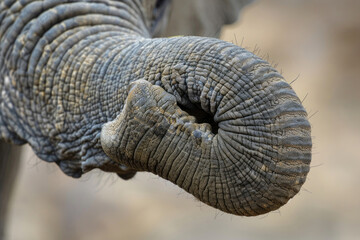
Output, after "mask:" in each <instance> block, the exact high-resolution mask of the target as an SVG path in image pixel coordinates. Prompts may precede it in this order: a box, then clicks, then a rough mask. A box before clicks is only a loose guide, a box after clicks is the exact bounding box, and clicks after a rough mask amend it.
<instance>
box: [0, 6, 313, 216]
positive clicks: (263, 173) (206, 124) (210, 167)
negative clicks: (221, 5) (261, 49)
mask: <svg viewBox="0 0 360 240" xmlns="http://www.w3.org/2000/svg"><path fill="white" fill-rule="evenodd" d="M229 2H236V1H229ZM239 2H241V1H239ZM244 2H246V1H244ZM239 8H240V7H239ZM171 11H172V10H171V2H170V1H155V0H154V1H151V0H149V1H145V0H134V1H128V0H121V1H108V0H98V1H70V0H68V1H59V0H53V1H15V0H13V1H11V0H9V1H2V2H1V3H0V23H1V25H0V26H1V28H0V39H1V43H0V71H1V73H2V74H1V76H0V91H1V97H0V108H1V112H0V133H1V135H0V136H1V139H2V140H4V141H7V142H11V143H15V144H24V143H28V144H30V146H31V147H32V149H33V150H34V152H35V153H36V155H37V156H38V157H39V158H41V159H43V160H45V161H48V162H54V163H56V164H57V165H58V166H59V167H60V168H61V170H62V171H63V172H64V173H65V174H67V175H69V176H72V177H75V178H78V177H80V176H81V175H82V174H84V173H86V172H89V171H91V170H92V169H94V168H100V169H102V170H103V171H107V172H114V173H117V174H118V175H119V176H120V177H122V178H123V179H130V178H131V177H133V176H134V175H135V173H136V172H138V171H149V172H153V173H154V174H157V175H159V176H161V177H163V178H165V179H168V180H170V181H171V182H173V183H174V184H177V185H178V186H179V187H181V188H183V189H185V190H186V191H188V192H189V193H191V194H193V195H194V196H195V197H196V198H198V199H200V200H201V201H202V202H204V203H206V204H209V205H210V206H213V207H215V208H218V209H220V210H222V211H225V212H228V213H232V214H236V215H245V216H254V215H259V214H264V213H267V212H269V211H272V210H275V209H278V208H279V207H281V206H282V205H283V204H285V203H286V202H287V201H288V200H289V199H290V198H292V197H293V196H294V195H295V194H296V193H297V192H298V191H299V190H300V187H301V186H302V184H303V183H304V182H305V179H306V175H307V173H308V172H309V164H310V161H311V146H312V143H311V132H310V131H311V129H310V124H309V122H308V120H307V113H306V111H305V109H304V107H303V106H302V104H301V101H300V100H299V98H298V97H297V96H296V94H295V93H294V91H293V90H292V88H291V86H290V85H289V84H288V83H286V81H285V80H284V79H283V77H282V76H281V75H280V74H279V73H278V72H277V71H276V70H275V69H274V68H272V67H271V66H270V65H269V64H268V63H267V62H266V61H265V60H262V59H261V58H259V57H257V56H255V55H254V54H253V53H251V52H248V51H247V50H245V49H243V48H241V47H239V46H236V45H233V44H231V43H228V42H224V41H221V40H218V39H215V38H205V37H188V36H184V37H171V38H152V37H153V36H160V35H162V34H165V32H166V31H167V30H166V23H167V22H170V23H171V22H172V21H173V20H171V17H170V18H169V14H170V12H171ZM169 19H170V20H169ZM219 19H222V21H223V22H222V23H221V24H220V25H222V24H226V23H230V22H231V21H235V20H236V18H234V17H232V18H230V19H227V20H226V19H224V18H219ZM225 20H226V21H225ZM220 25H219V26H220ZM216 28H219V27H216Z"/></svg>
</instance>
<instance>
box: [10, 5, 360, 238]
mask: <svg viewBox="0 0 360 240" xmlns="http://www.w3.org/2000/svg"><path fill="white" fill-rule="evenodd" d="M359 7H360V6H359V2H358V1H352V0H347V1H341V2H340V1H333V0H331V4H330V2H329V1H325V0H321V1H316V2H314V1H279V0H274V1H258V3H255V4H254V5H253V6H251V7H249V8H248V9H246V11H245V12H244V14H243V16H242V18H241V22H240V23H239V24H238V25H236V26H233V27H231V28H229V29H227V30H226V31H225V32H224V33H223V35H222V38H223V39H224V40H226V41H229V42H234V43H236V42H237V43H238V44H239V45H240V44H241V43H242V42H243V44H242V45H244V46H246V47H248V49H249V50H254V49H255V50H256V49H257V50H258V51H260V53H258V55H263V56H265V57H266V56H267V55H269V56H270V59H269V60H270V62H274V64H275V63H278V64H279V65H278V66H277V68H278V69H282V70H283V75H284V76H285V78H286V79H288V81H289V82H291V81H292V80H295V79H297V80H296V81H294V82H293V83H292V87H293V88H294V89H295V91H296V92H297V93H298V95H299V96H300V99H301V100H303V102H304V106H305V107H306V109H307V110H308V112H309V113H310V116H311V115H313V114H314V115H313V116H311V117H310V122H311V124H312V135H313V137H314V141H313V142H314V155H313V160H312V168H311V170H310V174H309V176H308V180H307V182H306V183H305V185H304V189H303V190H302V191H300V195H299V196H297V197H295V198H294V199H293V200H291V201H290V202H289V203H288V204H287V205H286V206H284V207H283V208H281V210H280V211H278V212H274V213H270V214H268V215H265V216H263V217H256V218H242V217H232V216H230V215H227V214H222V213H220V212H219V211H217V210H214V209H212V208H210V207H208V206H206V205H204V204H202V203H200V202H198V201H196V200H194V198H193V197H192V196H190V195H189V194H187V193H185V192H183V191H181V190H179V188H178V187H175V186H173V185H172V184H170V183H167V182H165V181H163V180H161V179H160V178H158V177H155V176H154V175H150V174H141V175H138V176H136V177H135V179H134V180H133V181H131V182H122V181H119V180H118V179H117V177H115V176H114V177H108V176H103V177H102V178H100V180H99V176H98V174H97V173H92V174H91V175H90V176H88V177H86V178H85V179H83V180H81V181H80V182H79V181H76V180H72V179H70V178H68V177H66V176H64V175H63V173H61V172H60V171H59V170H58V169H57V168H56V167H55V166H54V167H52V166H50V165H47V164H46V163H43V162H40V160H38V159H36V157H35V156H34V154H33V153H31V152H30V151H27V154H26V155H24V156H23V158H24V161H22V169H21V173H20V179H19V181H18V188H17V191H16V196H15V199H14V201H13V209H12V211H11V213H10V225H9V227H10V231H9V234H10V239H29V240H31V239H34V240H35V239H36V240H41V239H44V240H47V239H85V238H86V239H99V238H104V239H105V238H106V239H161V238H162V239H219V238H222V239H330V240H331V239H334V240H335V239H349V240H352V239H357V237H358V236H359V235H360V232H359V231H360V230H359V228H358V222H359V221H358V220H359V217H358V216H359V215H360V212H359V211H360V210H359V209H360V205H359V204H360V195H359V191H358V187H357V186H358V185H359V184H360V182H359V177H358V175H359V170H358V169H360V162H359V159H360V155H359V151H358V146H359V145H360V136H359V134H358V133H359V132H360V129H359V125H358V123H359V121H360V111H359V107H358V106H359V104H360V100H359V95H358V89H359V88H360V85H359V81H358V80H357V79H358V76H359V74H360V72H359V68H358V66H359V64H360V62H359V60H358V59H359V58H358V56H357V53H358V52H359V51H360V49H359V44H358V43H359V42H360V29H359V26H360V22H359V21H360V20H359V18H358V11H357V9H359ZM285 30H286V31H285ZM264 36H266V37H264ZM243 37H244V40H243ZM299 74H300V76H299V77H298V75H299ZM317 111H318V112H317ZM94 186H96V187H94ZM19 229H21V231H20V230H19ZM134 229H136V231H134Z"/></svg>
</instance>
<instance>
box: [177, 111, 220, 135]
mask: <svg viewBox="0 0 360 240" xmlns="http://www.w3.org/2000/svg"><path fill="white" fill-rule="evenodd" d="M178 106H179V107H180V108H181V110H183V111H185V112H187V113H188V114H189V115H191V116H193V117H195V119H196V122H197V123H208V124H210V126H211V132H212V133H213V134H217V133H218V130H219V125H218V123H217V122H215V120H214V117H213V116H212V115H211V114H210V113H207V112H205V111H204V110H203V109H202V108H199V107H196V106H191V107H187V106H183V105H180V104H178Z"/></svg>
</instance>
